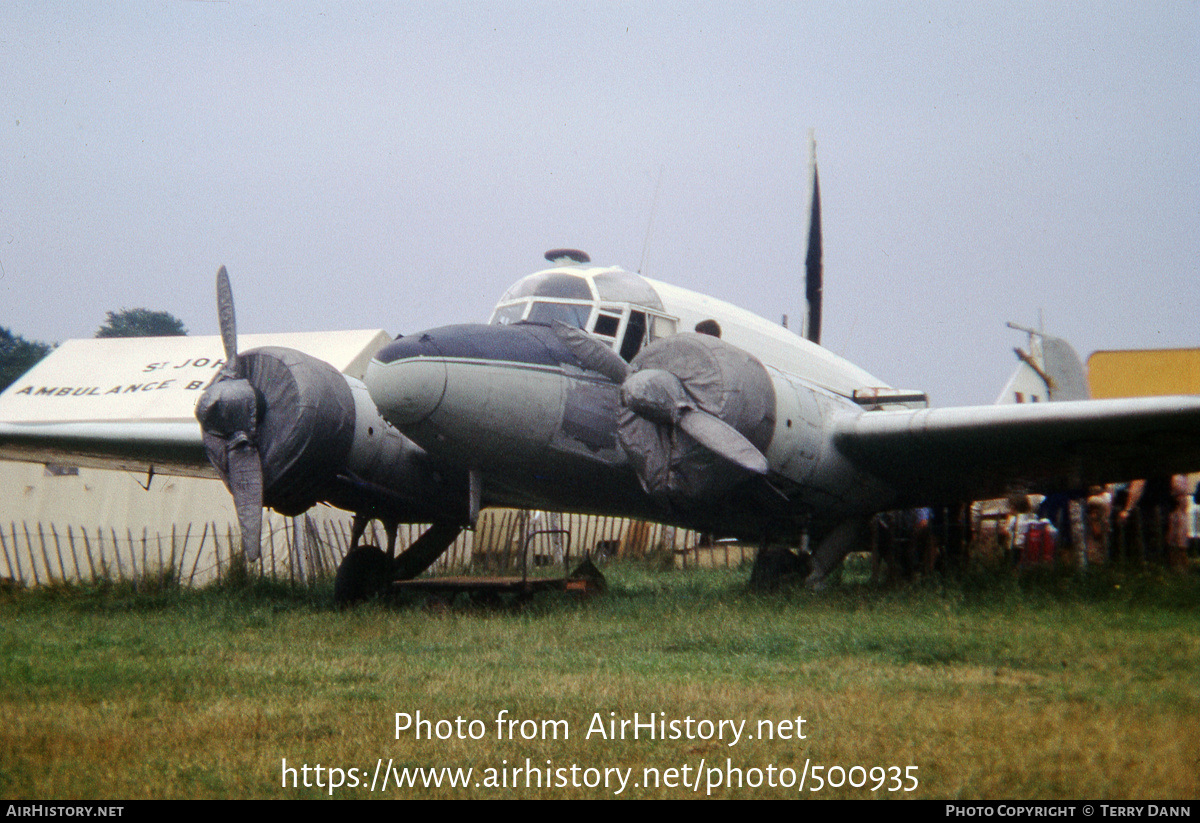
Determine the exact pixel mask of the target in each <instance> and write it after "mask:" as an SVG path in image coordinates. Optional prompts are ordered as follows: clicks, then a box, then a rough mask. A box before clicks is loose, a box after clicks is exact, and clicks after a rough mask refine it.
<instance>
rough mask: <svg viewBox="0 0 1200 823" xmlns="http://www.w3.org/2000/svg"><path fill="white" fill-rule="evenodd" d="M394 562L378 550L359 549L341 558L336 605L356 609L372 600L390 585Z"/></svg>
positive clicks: (335, 581)
mask: <svg viewBox="0 0 1200 823" xmlns="http://www.w3.org/2000/svg"><path fill="white" fill-rule="evenodd" d="M391 576H392V562H391V561H390V560H389V559H388V556H387V555H386V554H384V553H383V550H382V549H380V548H379V547H378V546H359V547H358V548H357V549H355V550H354V551H352V552H350V553H349V554H347V555H346V556H345V557H344V558H342V562H341V565H339V566H338V570H337V576H336V577H334V579H333V602H334V603H335V604H336V605H338V606H353V605H354V604H356V603H361V602H362V601H364V600H370V599H371V598H372V597H374V596H375V595H377V594H379V593H380V592H382V591H383V590H384V589H386V588H387V585H388V583H390V582H391Z"/></svg>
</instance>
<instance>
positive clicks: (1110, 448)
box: [833, 396, 1200, 507]
mask: <svg viewBox="0 0 1200 823" xmlns="http://www.w3.org/2000/svg"><path fill="white" fill-rule="evenodd" d="M833 442H834V444H835V445H836V447H837V448H838V450H839V451H840V452H841V453H842V454H844V455H845V456H846V457H847V458H848V459H849V460H850V461H851V462H853V463H854V464H855V465H856V466H858V467H859V468H861V469H863V470H865V471H867V472H870V473H871V474H873V475H875V476H877V477H878V478H880V479H882V480H884V481H885V482H887V483H888V484H889V485H890V486H892V487H893V488H894V489H896V490H897V492H898V493H899V496H900V497H899V500H898V501H897V503H896V506H897V507H905V506H917V505H933V504H948V503H953V502H965V501H970V500H983V499H988V498H993V497H997V496H1001V495H1003V494H1005V493H1006V492H1009V491H1013V490H1021V489H1028V490H1035V491H1050V490H1068V489H1078V488H1081V487H1083V486H1085V485H1088V484H1093V483H1108V482H1116V481H1126V480H1132V479H1137V478H1144V477H1150V476H1155V475H1162V474H1175V473H1181V472H1190V471H1198V470H1200V396H1186V397H1183V396H1180V397H1139V398H1129V399H1120V400H1082V401H1074V402H1063V403H1033V404H1019V405H1008V406H968V407H963V408H950V409H921V410H917V411H875V412H864V413H863V414H861V415H857V416H855V417H853V418H848V419H846V420H843V421H841V422H840V424H839V425H838V426H837V429H836V432H835V434H834V440H833Z"/></svg>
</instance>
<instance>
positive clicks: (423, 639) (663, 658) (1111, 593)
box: [0, 563, 1200, 799]
mask: <svg viewBox="0 0 1200 823" xmlns="http://www.w3.org/2000/svg"><path fill="white" fill-rule="evenodd" d="M606 574H607V576H608V579H609V584H610V588H609V592H608V593H607V594H606V595H604V596H602V597H599V598H596V599H592V600H587V601H576V600H572V599H570V598H567V597H565V596H556V595H555V596H544V597H540V598H539V599H537V600H535V601H534V602H533V603H532V604H529V605H527V606H525V607H524V608H518V607H515V606H505V607H500V608H495V607H487V608H484V607H476V606H473V605H471V604H470V603H469V602H468V601H467V600H466V599H460V600H459V601H456V602H455V603H454V604H452V605H451V606H449V607H446V606H439V607H436V608H435V607H430V606H427V605H425V604H424V602H423V601H421V600H419V599H416V598H413V599H409V600H407V601H404V602H402V603H400V604H398V605H392V606H388V605H385V604H381V603H375V604H369V605H367V606H366V607H363V608H360V609H358V610H355V611H351V612H338V611H336V610H335V609H334V608H333V607H332V603H331V596H330V592H329V591H328V589H327V588H322V587H317V588H315V589H309V588H298V587H291V586H289V585H287V584H272V583H269V582H266V581H262V580H248V581H245V582H244V583H242V584H241V585H236V586H235V585H229V584H226V585H223V586H221V587H210V588H206V589H202V590H199V591H191V590H187V589H181V588H179V587H177V586H170V585H166V586H163V587H161V588H160V589H159V590H156V591H147V590H146V589H145V588H144V587H143V588H142V589H138V590H134V589H132V588H130V587H128V586H127V585H124V584H122V585H121V586H117V585H110V586H107V587H106V586H89V587H57V588H48V589H44V590H31V591H27V592H24V591H22V592H11V591H10V592H4V593H0V795H3V796H4V797H9V798H13V797H36V798H60V799H67V798H138V797H187V798H191V797H197V798H207V797H324V796H328V794H329V792H328V789H327V788H318V787H317V786H315V785H313V786H310V787H308V788H304V787H303V786H302V785H301V786H300V787H298V788H291V787H290V785H289V787H288V788H284V787H283V786H281V782H282V781H283V772H282V765H283V760H284V759H286V761H287V764H288V765H289V766H291V767H297V766H303V765H304V764H307V765H309V766H310V767H315V766H316V765H317V764H321V765H322V766H323V767H324V768H328V767H330V766H335V767H339V768H342V769H348V768H350V767H354V768H356V769H360V770H366V772H368V773H370V772H373V771H374V769H375V768H376V764H377V763H378V762H379V761H380V759H382V762H383V764H385V765H386V764H387V763H388V762H389V760H390V761H391V762H392V764H393V766H395V767H396V768H400V767H416V766H421V767H441V766H450V767H463V768H467V767H470V768H473V769H474V770H475V771H474V773H473V775H474V777H473V780H472V785H469V786H467V787H466V788H454V789H451V788H449V787H448V786H442V787H441V788H428V789H426V788H417V789H412V788H410V789H405V790H396V789H394V788H391V787H389V789H388V790H387V791H386V792H383V793H380V792H376V793H375V795H374V796H380V797H402V796H403V797H496V798H499V797H555V798H561V797H606V796H612V792H613V790H612V789H611V788H609V789H605V788H604V786H603V785H601V786H598V787H595V788H587V787H572V786H566V787H557V786H555V787H552V788H545V787H543V788H536V787H531V788H525V784H524V782H523V779H522V780H521V781H519V782H520V785H519V787H517V788H512V787H511V786H510V787H508V788H504V787H501V788H488V787H486V786H479V787H476V786H475V785H473V783H474V782H475V781H476V780H480V775H481V770H483V769H486V768H489V767H493V768H494V767H502V766H503V767H505V768H511V767H512V766H514V765H520V766H522V767H523V766H524V764H525V760H526V758H528V759H529V760H530V761H531V763H532V765H533V766H534V767H539V766H540V767H542V768H543V769H544V768H545V767H546V765H547V764H546V761H547V760H549V761H551V762H550V768H552V769H557V768H566V769H569V768H570V767H571V766H572V765H577V766H579V767H580V768H585V767H594V768H604V767H616V768H623V769H624V768H631V769H633V770H634V771H633V775H632V779H631V783H630V786H629V787H628V788H627V789H626V791H625V792H624V794H623V795H622V796H634V797H684V796H697V794H698V795H699V796H705V794H706V786H705V785H704V783H703V780H702V783H701V786H700V790H699V792H698V793H697V792H693V791H691V790H690V789H688V788H683V787H681V786H677V787H674V788H670V787H667V786H665V785H659V786H658V787H657V788H655V787H649V788H647V787H645V786H639V787H637V788H634V787H633V786H632V782H641V780H642V778H643V771H642V770H643V768H646V767H651V768H658V769H660V770H665V769H668V768H679V769H682V767H684V766H687V767H688V768H689V772H688V773H687V774H689V775H690V776H691V777H692V778H693V779H694V776H695V774H696V772H695V770H696V769H697V768H698V767H699V765H700V763H701V762H703V763H704V764H705V766H704V768H705V769H706V770H707V769H710V768H713V767H714V765H719V766H720V767H722V768H724V767H725V766H726V761H727V759H728V760H729V761H731V765H732V766H733V767H734V768H741V769H743V772H744V776H745V770H748V769H762V770H766V769H767V768H768V767H769V766H774V767H776V768H791V769H796V770H797V772H799V770H800V769H802V768H803V767H804V764H805V762H806V761H807V762H808V764H809V767H810V774H809V778H808V789H807V790H806V791H805V792H804V796H810V797H811V796H815V797H878V796H893V797H903V796H915V797H921V798H949V797H960V798H1005V797H1010V798H1039V797H1040V798H1082V797H1087V798H1124V797H1154V798H1167V797H1195V796H1196V795H1197V794H1198V793H1200V778H1198V777H1197V774H1198V772H1200V763H1198V762H1197V757H1198V755H1197V752H1200V719H1198V718H1200V679H1198V676H1197V674H1196V673H1197V672H1200V614H1198V612H1197V610H1196V606H1197V605H1198V604H1200V581H1198V580H1197V578H1196V576H1195V575H1193V576H1191V577H1186V578H1177V577H1173V576H1163V577H1162V578H1161V579H1160V577H1159V576H1158V575H1156V574H1154V573H1142V572H1138V573H1133V572H1128V573H1119V572H1116V571H1107V572H1104V573H1103V574H1099V575H1093V576H1091V577H1087V578H1080V577H1074V578H1068V577H1059V576H1054V575H1046V576H1033V577H1031V576H1028V575H1026V576H1015V575H1012V576H1010V575H999V576H997V575H989V576H979V577H969V578H967V579H965V580H964V581H956V582H947V581H944V580H941V579H931V580H926V581H924V582H922V583H920V584H916V585H912V586H905V587H892V588H887V589H882V590H880V589H873V588H870V587H869V586H866V585H863V584H860V583H856V582H854V580H855V579H857V578H856V575H857V574H858V571H857V570H855V569H854V568H851V569H849V570H848V572H847V576H846V577H847V580H846V581H845V582H843V584H842V586H840V587H838V588H835V589H833V590H831V591H828V592H824V593H819V594H814V593H811V592H807V591H804V590H788V591H784V592H780V593H778V594H772V595H757V594H752V593H750V592H749V591H748V590H747V588H746V586H745V573H744V572H736V571H734V572H730V571H724V570H696V571H688V572H685V573H680V572H663V571H661V570H659V569H657V568H656V567H654V565H653V564H652V563H643V564H637V563H617V564H611V565H610V566H609V567H608V568H607V569H606ZM417 711H420V712H421V714H422V717H423V718H425V719H433V720H437V719H447V720H451V721H453V720H454V719H455V718H456V717H462V718H464V719H465V720H467V721H469V720H472V719H478V720H481V721H484V728H485V729H486V734H485V735H484V737H483V738H482V739H479V740H470V739H466V740H460V739H457V738H452V739H448V740H417V739H415V738H414V736H413V735H412V734H411V733H409V732H404V733H402V734H401V736H400V739H396V731H395V715H396V713H397V712H401V713H407V714H410V715H413V714H415V712H417ZM501 711H507V712H508V714H507V715H506V717H507V718H510V719H518V720H522V719H533V720H566V721H567V722H568V724H569V730H570V738H569V739H568V740H561V739H559V740H542V739H535V740H515V741H513V740H507V739H505V740H498V739H497V738H496V734H495V732H496V727H495V719H496V717H497V715H498V714H499V713H500V712H501ZM634 712H637V713H638V714H639V716H640V717H641V718H642V719H645V717H646V715H647V714H649V713H651V712H653V713H656V714H665V715H666V716H667V717H668V718H669V719H678V720H681V721H682V720H684V719H685V718H687V717H689V716H690V717H692V718H694V719H713V720H721V719H725V720H733V721H740V720H743V719H744V720H745V721H746V722H747V726H746V730H747V731H749V732H750V733H754V730H756V729H757V723H758V721H760V720H766V721H771V722H772V723H777V722H779V721H783V720H793V721H794V720H795V718H796V717H797V716H803V717H804V718H805V725H804V731H805V733H806V735H807V736H806V738H805V739H802V740H801V739H785V740H781V739H778V738H777V739H774V740H764V739H753V740H749V739H745V738H744V737H743V739H742V740H740V742H739V743H738V744H737V745H736V746H729V745H726V743H727V742H728V740H726V741H724V742H723V741H719V740H703V739H676V740H648V739H646V738H645V736H644V735H643V736H642V737H641V739H638V740H633V739H625V740H619V739H618V740H606V739H603V738H601V737H600V736H598V735H596V734H593V735H592V736H591V737H590V739H586V738H585V733H586V732H587V730H588V728H589V725H590V724H591V723H592V721H593V717H594V716H596V715H599V717H600V718H601V720H608V719H610V718H613V719H622V718H628V719H632V716H633V713H634ZM610 713H613V714H611V715H610ZM476 728H477V729H478V727H476ZM783 728H786V727H783ZM793 728H794V727H793ZM505 761H507V762H505ZM815 765H822V766H825V767H829V766H841V767H844V768H846V769H849V768H850V767H852V766H864V767H866V768H867V769H870V768H871V767H878V766H883V767H890V766H899V767H901V769H902V770H903V768H904V767H907V766H916V767H917V770H916V773H915V774H916V775H917V777H918V780H919V786H918V788H917V790H916V791H914V792H908V793H906V792H904V791H889V790H888V788H889V787H888V786H886V785H885V786H884V787H883V788H882V789H881V790H880V791H875V792H872V791H870V788H869V787H870V785H871V783H870V782H869V783H868V786H867V787H865V788H857V789H856V788H850V787H848V786H846V787H842V788H839V789H831V788H829V787H825V788H824V789H822V790H821V791H820V792H818V793H816V794H814V793H813V792H812V791H811V788H812V786H813V785H814V781H813V778H812V771H811V767H812V766H815ZM582 774H583V773H582V772H580V773H579V775H580V776H582ZM662 774H665V772H660V777H661V775H662ZM780 774H781V773H779V772H776V777H777V778H778V777H779V776H780ZM857 774H858V773H856V775H857ZM368 776H369V774H368ZM566 776H567V778H568V779H570V774H567V775H566ZM683 776H684V775H683V773H680V775H679V777H680V778H682V777H683ZM765 776H766V775H765V771H764V772H763V777H764V778H765ZM298 777H299V780H298V782H300V783H301V784H302V783H303V777H302V776H300V775H298ZM750 777H753V775H750ZM310 782H313V783H315V782H316V774H315V772H313V773H310ZM323 782H327V780H325V781H323ZM480 782H482V781H481V780H480ZM509 782H510V783H511V776H510V780H509ZM712 793H713V796H719V797H795V796H797V795H799V794H800V793H799V792H798V790H797V788H796V787H795V786H793V787H792V788H790V789H789V788H783V787H778V786H777V787H775V788H772V787H770V786H768V785H765V784H764V785H762V786H758V787H752V786H749V785H742V786H741V787H740V788H739V787H736V786H735V787H734V788H729V787H727V786H725V785H722V786H721V787H719V788H715V789H714V790H713V792H712ZM334 796H346V797H366V796H371V793H370V792H369V791H368V790H366V789H364V788H361V787H360V788H353V789H352V788H341V789H338V790H336V791H335V792H334Z"/></svg>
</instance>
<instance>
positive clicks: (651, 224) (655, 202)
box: [637, 166, 663, 274]
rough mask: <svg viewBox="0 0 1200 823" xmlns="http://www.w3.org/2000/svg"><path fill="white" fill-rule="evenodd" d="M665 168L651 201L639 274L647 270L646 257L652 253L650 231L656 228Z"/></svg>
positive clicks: (655, 186) (659, 171)
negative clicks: (656, 216)
mask: <svg viewBox="0 0 1200 823" xmlns="http://www.w3.org/2000/svg"><path fill="white" fill-rule="evenodd" d="M662 178H663V166H659V167H658V180H656V181H655V182H654V198H653V199H652V200H651V201H650V219H649V220H647V221H646V239H645V240H643V241H642V259H641V261H640V262H639V263H638V270H637V273H638V274H641V273H642V271H643V270H644V269H645V268H646V255H647V254H648V253H649V252H650V230H651V229H653V228H654V214H655V212H657V211H658V192H659V190H660V189H661V188H662Z"/></svg>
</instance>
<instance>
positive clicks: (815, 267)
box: [804, 135, 825, 344]
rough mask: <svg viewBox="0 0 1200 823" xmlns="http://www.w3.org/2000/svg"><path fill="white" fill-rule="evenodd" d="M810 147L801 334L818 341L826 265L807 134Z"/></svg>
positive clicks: (814, 147) (814, 151) (814, 154)
mask: <svg viewBox="0 0 1200 823" xmlns="http://www.w3.org/2000/svg"><path fill="white" fill-rule="evenodd" d="M809 139H810V140H811V141H812V142H811V147H812V170H813V190H812V208H811V209H810V211H809V215H808V254H807V256H806V257H805V258H804V296H805V298H806V300H807V301H808V320H807V322H806V323H805V324H804V336H805V337H806V338H808V339H809V340H811V341H812V342H814V343H818V344H819V343H820V342H821V300H822V297H823V296H824V290H825V283H824V279H825V265H824V262H823V253H822V249H821V184H820V181H819V180H818V178H817V141H816V140H813V139H812V136H811V135H810V136H809Z"/></svg>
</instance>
